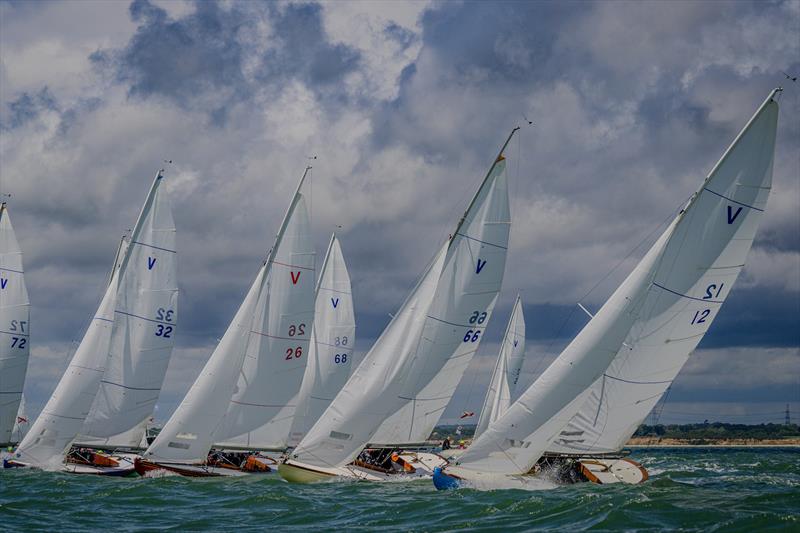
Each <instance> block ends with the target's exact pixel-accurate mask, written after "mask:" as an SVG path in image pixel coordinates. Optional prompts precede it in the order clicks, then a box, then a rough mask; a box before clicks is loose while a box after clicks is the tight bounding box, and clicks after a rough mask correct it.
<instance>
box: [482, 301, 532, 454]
mask: <svg viewBox="0 0 800 533" xmlns="http://www.w3.org/2000/svg"><path fill="white" fill-rule="evenodd" d="M524 358H525V316H524V315H523V312H522V299H521V298H520V297H519V296H517V299H516V301H515V302H514V308H513V309H512V311H511V318H509V319H508V327H507V328H506V333H505V335H503V340H502V342H501V344H500V353H499V354H498V356H497V363H496V364H495V367H494V372H492V379H491V381H489V390H488V391H487V392H486V399H485V400H484V402H483V408H482V409H481V415H480V418H479V419H478V425H477V426H476V427H475V438H477V437H478V435H480V434H481V433H483V432H484V430H486V428H487V427H488V426H489V424H491V423H492V422H494V421H495V420H497V419H498V418H500V416H501V415H502V414H503V413H505V412H506V410H508V408H509V406H511V403H512V402H513V401H514V400H516V394H515V392H516V387H517V384H518V383H519V374H520V372H521V371H522V362H523V361H524Z"/></svg>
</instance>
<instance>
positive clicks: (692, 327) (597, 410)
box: [549, 92, 778, 453]
mask: <svg viewBox="0 0 800 533" xmlns="http://www.w3.org/2000/svg"><path fill="white" fill-rule="evenodd" d="M774 95H775V93H774V92H773V93H772V94H770V96H769V98H767V100H766V102H765V103H764V104H763V105H762V106H761V108H760V109H759V110H758V111H757V112H756V114H755V116H754V117H753V118H752V119H751V121H750V122H749V123H748V125H747V126H745V128H744V130H743V131H742V132H741V133H740V134H739V136H738V137H737V139H736V140H735V141H734V142H733V144H732V145H731V147H730V148H729V149H728V151H727V152H726V153H725V155H723V157H722V158H721V159H720V161H719V162H718V163H717V165H716V166H715V167H714V170H712V172H711V174H709V177H708V181H707V183H705V184H704V186H703V188H701V189H700V191H699V192H698V193H697V194H698V198H697V199H696V200H695V202H694V203H695V204H696V205H695V207H694V208H693V209H694V210H693V212H692V216H691V217H689V216H688V215H687V220H686V221H685V222H684V223H683V224H681V225H680V226H679V228H678V230H677V231H676V234H675V237H674V239H673V240H674V241H676V243H675V244H674V245H671V246H670V247H668V248H667V252H666V254H665V256H664V263H665V268H664V269H663V270H662V271H659V273H658V275H657V276H656V278H655V279H654V280H653V287H652V289H651V291H650V293H649V294H648V298H647V301H646V303H645V305H644V307H643V309H642V312H641V317H640V318H639V320H638V321H637V322H636V324H635V325H634V327H633V328H632V329H631V332H630V334H629V335H628V338H627V339H626V342H625V343H626V345H627V347H623V348H622V349H621V350H620V351H619V353H618V354H617V356H616V357H615V358H614V361H613V362H612V363H611V366H609V368H608V369H607V370H606V371H605V372H604V373H603V375H602V376H601V377H600V378H599V379H598V380H597V381H596V382H595V383H594V385H593V386H592V388H591V392H590V393H589V397H588V399H587V401H586V403H585V404H584V405H583V406H582V407H581V409H580V411H579V412H578V413H577V414H576V415H575V416H574V417H573V418H572V419H571V420H570V422H569V424H568V425H567V426H566V427H565V428H564V430H563V431H562V432H561V433H560V434H559V436H558V438H557V439H556V441H555V442H554V443H553V445H551V446H550V448H549V450H550V451H554V452H560V453H586V452H590V453H603V452H616V451H619V450H620V449H621V448H622V447H623V446H624V445H625V443H626V442H627V441H628V439H629V438H630V437H631V436H632V435H633V433H634V432H635V431H636V429H637V428H638V427H639V425H640V424H641V423H642V422H643V421H644V419H645V418H646V417H647V415H648V414H649V413H650V411H651V410H652V408H653V407H654V406H655V404H656V403H657V402H658V401H659V399H660V398H661V397H662V396H663V394H664V392H665V391H666V389H667V387H669V385H670V384H671V383H672V381H673V380H674V379H675V377H676V376H677V375H678V372H680V370H681V368H682V367H683V365H684V364H685V363H686V361H687V360H688V358H689V356H690V355H691V353H692V352H693V351H694V349H695V347H696V346H697V344H698V343H699V342H700V339H702V337H703V334H705V332H706V331H707V330H708V328H709V327H710V326H711V323H712V322H713V320H714V319H715V318H716V315H717V313H718V312H719V308H720V307H721V306H722V303H723V302H724V301H725V299H726V298H727V297H728V294H730V290H731V289H732V288H733V284H734V282H735V281H736V278H737V277H738V276H739V273H740V272H741V271H742V268H743V267H744V263H745V260H746V258H747V254H748V252H749V250H750V248H751V245H752V243H753V239H754V238H755V235H756V231H757V229H758V224H759V221H760V219H761V216H762V213H763V212H764V209H765V208H766V203H767V199H768V197H769V191H770V187H771V183H772V163H773V157H774V151H775V135H776V131H777V120H778V105H777V103H776V102H774V101H773V97H774ZM709 218H710V219H711V221H710V220H709ZM712 221H713V223H712ZM702 234H705V235H706V237H704V239H703V240H700V239H697V238H693V237H694V236H695V235H702ZM684 254H686V255H691V256H692V257H694V258H695V260H694V261H693V262H689V261H682V258H683V256H684ZM695 314H696V315H697V316H695ZM687 316H689V318H690V320H688V321H687V320H685V318H686V317H687Z"/></svg>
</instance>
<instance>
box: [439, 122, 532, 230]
mask: <svg viewBox="0 0 800 533" xmlns="http://www.w3.org/2000/svg"><path fill="white" fill-rule="evenodd" d="M518 129H519V126H516V127H515V128H514V129H512V130H511V133H509V134H508V138H507V139H506V142H504V143H503V147H502V148H500V151H499V152H498V153H497V157H496V158H495V160H494V163H492V166H491V167H489V171H488V172H487V173H486V176H485V177H484V178H483V181H481V184H480V185H479V186H478V190H477V191H475V194H474V195H473V196H472V200H470V202H469V205H468V206H467V209H466V210H464V214H463V215H461V218H460V219H459V221H458V224H456V230H455V231H454V232H453V234H452V235H451V236H450V242H451V243H452V242H453V240H454V239H455V238H456V235H458V232H459V230H460V229H461V226H462V225H463V224H464V221H465V220H466V219H467V215H468V214H469V211H470V209H472V206H473V205H475V202H476V201H477V200H478V197H479V196H480V194H481V191H483V188H484V187H485V186H486V182H487V181H489V177H490V176H491V175H492V172H493V171H494V167H495V166H497V163H499V162H500V161H502V160H503V159H505V158H504V157H503V152H505V150H506V147H507V146H508V143H510V142H511V138H512V137H513V136H514V134H515V133H516V132H517V130H518Z"/></svg>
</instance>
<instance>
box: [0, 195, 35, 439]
mask: <svg viewBox="0 0 800 533" xmlns="http://www.w3.org/2000/svg"><path fill="white" fill-rule="evenodd" d="M30 307H31V305H30V302H29V301H28V289H27V288H26V287H25V274H24V272H23V268H22V250H20V247H19V243H18V242H17V237H16V235H15V234H14V228H13V227H12V226H11V218H10V217H9V215H8V207H7V206H6V204H5V202H4V203H3V204H2V205H0V443H8V442H11V440H12V430H13V428H14V423H15V422H16V419H17V410H18V409H19V405H20V401H21V399H22V388H23V386H24V385H25V374H26V373H27V371H28V355H29V354H30Z"/></svg>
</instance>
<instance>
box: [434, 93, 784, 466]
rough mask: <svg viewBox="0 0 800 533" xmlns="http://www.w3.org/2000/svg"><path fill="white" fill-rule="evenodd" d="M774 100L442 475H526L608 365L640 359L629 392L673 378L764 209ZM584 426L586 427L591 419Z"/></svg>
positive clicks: (611, 373)
mask: <svg viewBox="0 0 800 533" xmlns="http://www.w3.org/2000/svg"><path fill="white" fill-rule="evenodd" d="M775 94H776V92H775V91H773V92H772V93H771V94H770V95H769V97H768V98H767V100H766V101H765V102H764V104H763V105H762V106H761V107H760V108H759V109H758V111H757V112H756V114H755V115H754V116H753V118H752V119H751V120H750V122H749V123H748V124H747V125H746V126H745V128H744V130H743V131H742V132H741V133H740V134H739V136H738V137H737V138H736V140H734V142H733V144H732V145H731V147H730V148H729V149H728V150H727V151H726V152H725V154H724V155H723V157H722V159H721V160H720V161H719V163H717V165H716V166H715V167H714V170H712V172H711V173H710V174H709V176H708V177H707V178H706V180H705V181H704V183H703V185H702V187H701V188H700V190H699V191H697V193H695V195H694V196H693V197H692V199H691V200H690V201H689V202H688V204H687V205H686V207H685V208H684V209H683V210H682V211H681V212H680V214H679V215H678V216H677V217H676V218H675V220H673V222H672V223H671V224H670V225H669V227H668V228H667V229H666V231H665V232H664V233H663V234H662V235H661V237H660V238H659V239H658V240H657V241H656V243H655V244H654V245H653V247H652V248H651V249H650V250H649V251H648V253H647V254H646V255H645V257H644V258H643V259H642V261H641V262H640V263H639V264H638V265H637V267H636V268H635V269H634V271H633V272H632V273H631V274H630V275H629V276H628V278H627V279H626V280H625V281H624V282H623V283H622V285H621V286H620V287H619V288H618V289H617V291H615V293H614V294H613V295H612V296H611V297H610V298H609V300H608V301H607V302H606V304H605V305H603V307H602V308H601V309H600V311H598V313H597V314H596V315H595V316H594V317H593V318H592V320H591V321H590V322H589V323H588V324H587V325H586V327H584V329H583V330H582V331H581V332H580V333H579V334H578V336H577V337H576V338H575V339H574V340H573V341H572V342H571V343H570V345H569V346H568V347H567V348H566V349H565V350H564V352H562V354H561V355H560V356H559V357H558V358H557V359H556V360H555V361H554V362H553V364H551V365H550V367H548V368H547V370H545V372H544V373H543V374H542V375H541V376H540V377H539V379H537V380H536V382H534V384H533V385H531V387H530V388H528V390H527V391H525V393H524V394H523V395H522V396H521V397H520V399H519V400H518V401H517V402H516V403H514V404H513V405H512V406H511V407H510V408H509V410H508V411H507V412H506V414H505V415H503V416H502V417H500V418H499V419H498V420H497V421H495V422H494V423H493V424H491V425H490V426H489V428H488V429H487V430H486V431H485V432H484V433H483V434H482V435H481V436H480V437H479V438H478V439H477V440H476V441H475V442H474V443H473V444H472V446H471V447H470V448H469V449H468V450H467V452H466V453H464V455H463V456H462V458H461V459H460V460H459V461H458V463H457V465H458V466H456V467H452V468H448V471H452V472H453V473H455V474H457V475H464V476H466V477H469V476H470V475H474V474H488V473H493V474H524V473H526V472H528V471H529V470H530V469H531V467H533V465H534V464H535V462H536V461H537V460H538V458H539V457H540V456H541V455H542V453H544V451H545V450H547V449H549V448H550V445H551V443H552V441H553V439H555V438H556V437H557V435H558V433H559V431H561V430H562V429H563V428H564V427H565V425H566V424H567V423H568V422H570V420H572V419H573V417H575V415H576V414H577V413H578V412H579V410H581V409H582V407H584V405H588V406H591V405H592V403H591V402H589V403H586V402H587V399H588V398H589V397H590V393H592V390H593V389H591V388H590V386H591V385H592V384H593V383H595V382H596V381H598V380H600V382H601V387H602V383H603V381H604V382H605V384H606V386H607V385H608V384H609V383H610V382H612V381H619V380H618V379H609V378H608V377H606V379H605V380H603V375H604V374H608V375H609V376H613V377H615V378H616V377H617V376H618V375H619V372H620V369H622V368H626V367H625V365H620V366H617V367H615V368H609V366H610V365H611V364H612V362H614V361H617V360H619V361H626V360H627V361H633V360H634V359H639V358H646V359H647V361H646V362H644V364H643V366H639V365H638V364H637V365H636V366H635V367H631V368H637V369H640V370H639V371H638V372H637V373H636V374H631V375H632V376H633V377H634V378H635V379H636V380H641V377H642V376H644V377H645V380H646V381H650V382H652V383H649V384H639V383H637V384H635V385H637V386H646V385H653V389H651V390H652V391H653V393H654V394H656V395H659V394H660V392H662V391H663V388H662V387H665V386H666V385H665V384H663V383H658V382H660V381H668V379H665V378H670V377H674V374H675V373H677V371H678V369H679V368H680V366H681V365H682V364H683V362H684V361H685V360H686V358H687V357H688V355H689V353H690V352H691V351H692V350H693V349H694V347H695V346H696V345H697V343H698V342H699V341H700V339H702V337H703V335H704V334H705V333H706V331H707V330H708V327H709V326H710V324H711V321H712V320H713V319H714V318H715V316H716V314H717V312H718V310H719V308H720V306H721V305H722V303H723V301H724V298H725V297H726V296H727V294H728V292H729V290H730V286H731V284H732V283H733V281H734V279H735V277H736V275H737V274H738V273H739V271H740V270H741V268H742V266H743V264H744V261H745V257H746V255H747V251H748V250H749V248H750V245H751V243H752V241H753V238H754V236H755V232H756V228H757V223H758V220H759V218H760V214H761V213H762V212H763V211H764V208H765V207H766V202H767V198H768V195H769V188H770V182H771V176H772V161H773V157H774V147H775V133H776V128H777V115H778V106H777V103H776V102H775V101H774V100H773V97H774V96H775ZM662 358H663V360H662V361H661V362H656V361H655V360H656V359H662ZM625 375H628V374H625ZM622 379H626V378H622ZM642 381H644V380H642ZM669 381H671V380H669ZM620 383H622V382H620ZM632 385H633V384H632ZM601 394H602V395H605V394H608V392H607V391H602V392H601ZM616 398H618V397H617V396H616V394H615V399H616ZM639 398H641V399H644V397H641V396H639ZM645 401H648V400H645ZM625 402H626V400H625V399H622V401H621V402H620V403H625ZM634 402H635V400H634ZM595 405H597V403H595ZM607 405H618V404H607ZM618 413H623V412H622V411H619V412H618ZM645 415H646V412H644V415H642V417H643V416H645ZM590 416H591V420H589V422H590V423H592V425H593V424H594V422H595V421H596V418H595V413H591V414H590ZM637 416H638V413H637ZM639 421H640V419H637V420H635V421H633V422H634V423H635V424H636V425H638V423H639ZM614 423H618V422H617V421H615V422H614ZM621 425H622V426H624V430H623V431H622V432H620V431H617V432H615V433H614V434H613V436H612V435H610V437H611V438H612V439H619V438H620V437H621V436H622V435H623V434H624V432H627V431H628V430H629V427H628V423H627V422H625V421H622V424H621ZM579 427H580V426H579ZM585 427H587V428H588V425H587V426H585ZM598 440H599V439H598ZM609 442H611V440H609ZM611 448H614V449H616V446H609V449H611Z"/></svg>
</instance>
